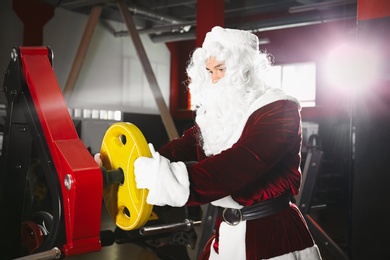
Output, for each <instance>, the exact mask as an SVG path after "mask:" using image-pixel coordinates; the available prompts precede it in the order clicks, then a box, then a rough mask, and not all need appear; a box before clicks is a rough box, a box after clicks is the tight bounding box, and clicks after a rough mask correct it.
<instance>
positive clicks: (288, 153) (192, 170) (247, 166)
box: [159, 100, 313, 259]
mask: <svg viewBox="0 0 390 260" xmlns="http://www.w3.org/2000/svg"><path fill="white" fill-rule="evenodd" d="M198 135H199V129H198V128H197V126H194V127H192V128H190V129H189V130H187V131H186V132H185V133H184V134H183V136H182V137H181V138H179V139H175V140H173V141H171V142H170V143H168V144H167V145H165V146H164V147H162V148H161V149H160V150H159V152H160V154H161V155H163V156H165V157H167V158H168V159H170V160H171V161H183V162H188V161H197V163H193V164H188V166H187V170H188V173H189V179H190V197H189V200H188V202H187V205H189V206H191V205H200V204H205V203H209V202H212V201H215V200H218V199H220V198H223V197H225V196H227V195H231V197H232V198H233V199H234V200H235V201H236V202H238V203H239V204H241V205H243V206H248V205H252V204H253V203H257V202H260V201H264V200H267V199H270V198H276V197H279V196H280V195H282V194H290V195H296V194H297V193H298V191H299V186H300V182H301V173H300V170H299V166H300V161H301V157H300V149H301V140H302V135H301V118H300V112H299V108H298V107H297V105H296V104H295V103H294V102H292V101H289V100H279V101H275V102H273V103H270V104H268V105H265V106H263V107H261V108H259V109H258V110H256V111H255V112H254V113H253V114H252V115H251V116H250V117H249V118H248V120H247V122H246V124H245V127H244V129H243V131H242V135H241V137H240V138H239V140H238V141H237V142H236V143H235V144H234V145H233V146H232V147H231V148H229V149H227V150H225V151H223V152H221V153H220V154H217V155H214V156H211V157H206V156H205V155H204V153H203V150H202V148H201V147H200V146H199V145H198ZM219 223H220V220H217V227H218V225H219ZM217 232H218V228H217ZM216 237H217V238H218V233H217V236H216ZM311 246H313V239H312V237H311V235H310V233H309V231H308V229H307V227H306V224H305V221H304V219H303V217H302V215H301V214H300V212H299V210H298V208H297V207H296V206H295V205H291V207H290V208H288V209H286V210H285V211H282V212H280V213H277V214H275V215H272V216H269V217H265V218H261V219H257V220H252V221H247V231H246V252H247V259H262V258H270V257H274V256H278V255H282V254H285V253H289V252H294V251H297V250H302V249H304V248H307V247H311ZM214 247H215V249H216V250H217V252H218V241H216V243H215V245H214Z"/></svg>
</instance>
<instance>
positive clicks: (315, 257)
mask: <svg viewBox="0 0 390 260" xmlns="http://www.w3.org/2000/svg"><path fill="white" fill-rule="evenodd" d="M213 244H214V241H213V243H211V248H210V256H209V260H230V259H231V260H236V259H237V260H239V259H245V258H246V256H244V258H235V257H236V256H235V255H232V257H230V256H228V257H226V258H224V257H222V255H219V254H217V252H215V250H214V246H213ZM231 248H235V245H233V246H232V247H231ZM219 250H221V248H219ZM264 260H322V258H321V254H320V251H319V250H318V247H317V245H314V246H312V247H308V248H305V249H303V250H300V251H295V252H291V253H288V254H284V255H280V256H275V257H272V258H268V259H264Z"/></svg>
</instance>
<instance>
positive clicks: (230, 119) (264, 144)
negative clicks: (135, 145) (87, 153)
mask: <svg viewBox="0 0 390 260" xmlns="http://www.w3.org/2000/svg"><path fill="white" fill-rule="evenodd" d="M270 66H271V62H270V58H269V55H267V54H266V53H264V52H261V51H259V44H258V37H257V36H256V35H254V34H252V33H249V32H246V31H241V30H235V29H224V28H221V27H214V28H213V29H212V30H211V31H210V32H208V33H207V35H206V37H205V40H204V43H203V45H202V47H201V48H198V49H196V50H195V51H194V52H193V54H192V57H191V60H190V62H189V65H188V67H187V74H188V76H189V79H190V80H189V85H188V87H189V90H190V92H191V96H192V101H193V106H194V107H195V109H196V118H195V121H196V124H195V126H193V127H192V128H190V129H188V130H187V131H186V132H185V133H184V134H183V135H182V136H181V137H180V138H178V139H175V140H172V141H171V142H169V143H168V144H166V145H165V146H164V147H162V148H161V149H160V150H159V151H158V152H155V151H154V149H153V147H152V146H151V150H152V155H153V158H146V157H140V158H138V159H137V160H136V161H135V165H134V167H135V171H134V173H135V176H136V182H137V187H138V188H147V189H148V190H149V195H148V198H147V202H148V203H150V204H153V205H160V206H162V205H170V206H178V207H181V206H185V205H188V206H192V205H201V204H205V203H212V204H213V205H215V206H217V207H218V211H219V213H218V218H217V222H216V234H215V238H214V239H213V240H212V243H211V246H210V247H209V248H207V250H206V251H205V254H204V255H203V256H202V257H203V258H204V259H222V260H228V259H234V260H239V259H308V260H309V259H310V260H315V259H321V256H320V253H319V250H318V248H317V246H316V245H315V243H314V241H313V238H312V236H311V234H310V232H309V230H308V228H307V225H306V223H305V221H304V218H303V216H302V215H301V213H300V211H299V209H298V208H297V207H296V205H294V204H293V203H291V202H290V198H291V197H292V196H294V195H296V194H298V192H299V187H300V183H301V172H300V162H301V157H300V156H301V141H302V135H301V117H300V105H299V102H298V101H297V100H296V99H295V98H293V97H291V96H288V95H286V94H284V93H283V92H282V91H281V90H280V89H276V88H272V86H271V85H270V84H269V82H268V72H269V69H270Z"/></svg>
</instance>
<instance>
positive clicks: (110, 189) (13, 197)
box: [0, 47, 200, 259]
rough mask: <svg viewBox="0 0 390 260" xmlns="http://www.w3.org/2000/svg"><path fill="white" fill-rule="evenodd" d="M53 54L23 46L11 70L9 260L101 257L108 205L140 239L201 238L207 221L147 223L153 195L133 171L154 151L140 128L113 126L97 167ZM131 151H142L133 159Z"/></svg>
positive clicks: (6, 171) (3, 223)
mask: <svg viewBox="0 0 390 260" xmlns="http://www.w3.org/2000/svg"><path fill="white" fill-rule="evenodd" d="M52 55H53V53H52V51H51V49H50V48H47V47H15V48H14V49H13V50H12V53H11V60H10V62H9V65H8V68H7V70H6V72H5V79H4V85H3V92H4V93H5V96H6V98H7V106H6V118H5V127H4V138H3V149H2V153H1V156H0V176H1V180H2V181H1V182H0V211H1V214H0V234H2V235H3V239H2V241H3V242H2V243H0V245H1V251H0V252H1V255H2V259H15V258H23V259H62V258H65V257H67V256H73V255H79V254H84V253H89V252H94V251H99V250H100V249H101V247H102V237H101V230H100V224H101V212H102V211H101V210H102V199H104V201H105V204H106V207H107V210H108V211H109V214H110V215H111V217H112V218H113V220H114V222H115V223H116V225H117V227H119V228H120V229H121V230H124V231H133V230H137V229H139V232H138V233H139V234H137V236H136V237H135V240H139V236H141V235H146V236H147V235H154V234H161V233H169V232H175V231H183V230H184V231H186V232H187V231H191V232H193V225H194V224H199V223H200V221H197V222H196V223H195V222H194V221H192V220H188V219H185V220H184V222H181V223H173V224H172V223H171V224H166V223H163V224H160V223H159V225H155V226H151V225H149V226H147V225H145V223H146V222H148V223H150V220H151V219H152V218H151V215H153V214H151V213H152V206H151V205H148V204H147V203H146V196H147V190H138V189H136V186H135V179H134V176H133V171H132V165H133V161H134V160H135V159H136V158H138V157H139V156H149V155H150V151H149V150H148V148H147V147H148V146H147V143H146V140H145V138H144V137H143V135H142V133H141V132H140V131H139V129H138V128H137V127H135V126H134V125H132V124H130V123H119V124H114V125H113V126H111V127H110V128H109V129H108V130H107V132H106V134H105V137H104V138H103V142H102V150H101V155H102V161H103V166H104V167H99V166H98V165H97V164H96V162H95V161H94V159H93V156H92V155H91V154H90V152H89V151H88V149H87V148H86V147H85V145H84V144H83V142H82V141H81V140H80V139H79V136H78V134H77V132H76V129H75V127H74V123H73V121H72V118H71V116H70V114H69V111H68V108H67V106H66V103H65V101H64V98H63V95H62V92H61V89H60V87H59V85H58V82H57V79H56V77H55V74H54V72H53V68H52ZM118 129H119V130H118ZM118 147H119V148H118ZM134 147H136V149H133V148H134ZM121 149H124V150H121ZM126 149H127V150H126ZM130 150H137V153H132V154H131V156H127V155H129V154H130V152H129V151H130ZM120 155H124V156H120ZM124 165H127V166H124ZM129 165H130V166H129ZM144 225H145V226H144ZM195 239H196V238H195ZM127 240H131V239H127ZM141 240H142V239H141ZM130 242H131V241H130ZM170 259H173V258H170ZM181 259H183V258H181Z"/></svg>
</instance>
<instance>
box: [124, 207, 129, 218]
mask: <svg viewBox="0 0 390 260" xmlns="http://www.w3.org/2000/svg"><path fill="white" fill-rule="evenodd" d="M123 213H124V214H125V215H126V217H129V218H130V211H129V210H128V209H127V208H126V207H125V208H124V209H123Z"/></svg>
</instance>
